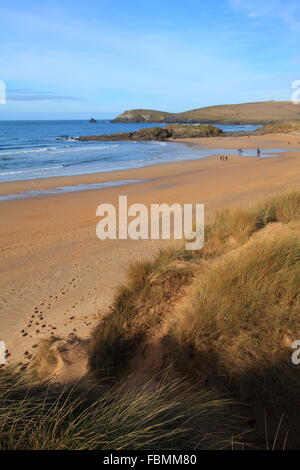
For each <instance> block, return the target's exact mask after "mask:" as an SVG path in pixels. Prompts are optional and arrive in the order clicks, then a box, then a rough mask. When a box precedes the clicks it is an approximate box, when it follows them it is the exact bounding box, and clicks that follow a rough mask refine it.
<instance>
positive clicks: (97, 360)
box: [90, 249, 195, 376]
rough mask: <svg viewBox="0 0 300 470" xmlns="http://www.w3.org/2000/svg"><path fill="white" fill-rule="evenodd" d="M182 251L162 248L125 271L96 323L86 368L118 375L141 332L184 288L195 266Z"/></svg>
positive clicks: (170, 304)
mask: <svg viewBox="0 0 300 470" xmlns="http://www.w3.org/2000/svg"><path fill="white" fill-rule="evenodd" d="M187 256H189V255H187V254H186V253H184V252H182V251H180V250H175V249H166V250H162V251H160V253H159V254H158V255H157V257H156V258H155V259H154V261H152V262H151V261H146V262H138V263H135V264H134V265H132V266H131V267H130V268H129V271H128V284H127V286H124V287H121V288H120V290H119V293H118V295H117V297H116V301H115V303H114V305H113V309H112V312H111V313H110V314H109V315H108V316H107V317H105V318H104V319H103V320H102V321H101V322H100V323H99V325H98V326H97V328H96V329H95V331H94V332H93V335H92V340H91V357H90V367H91V369H92V370H93V371H98V372H99V373H101V374H103V375H109V376H111V375H117V374H118V375H120V373H122V371H123V369H124V367H126V364H127V360H128V358H130V357H131V356H132V355H133V354H134V351H135V347H136V346H137V344H138V343H139V342H140V341H141V340H142V339H143V337H144V335H145V333H146V332H147V331H149V330H150V329H151V328H153V327H154V326H156V325H158V324H159V323H160V322H161V321H162V319H163V313H167V311H168V309H169V308H170V306H172V305H173V304H174V303H175V301H176V300H177V299H178V297H179V296H180V295H181V292H182V290H183V289H184V287H185V286H186V285H187V284H188V283H189V282H190V281H191V279H192V277H193V274H194V270H195V266H194V265H193V264H192V263H187V262H186V260H185V258H186V257H187Z"/></svg>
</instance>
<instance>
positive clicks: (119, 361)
mask: <svg viewBox="0 0 300 470" xmlns="http://www.w3.org/2000/svg"><path fill="white" fill-rule="evenodd" d="M299 235H300V191H298V192H297V191H294V192H288V193H283V194H279V195H277V196H274V197H272V198H269V199H267V200H266V201H262V202H261V203H260V204H258V205H256V206H254V207H249V208H247V209H228V210H221V211H219V212H217V214H216V216H215V220H214V221H213V222H212V223H211V224H209V225H208V226H207V227H206V231H205V245H204V248H203V249H202V250H200V251H195V252H187V251H185V250H184V249H183V248H181V247H180V246H179V247H177V248H176V249H173V248H172V249H171V248H169V249H164V250H162V251H161V252H160V253H159V254H158V255H157V257H156V258H155V259H154V260H152V261H148V262H147V261H146V262H143V263H135V264H133V265H132V266H131V268H130V270H129V273H128V280H127V284H126V285H125V286H122V287H120V289H119V292H118V293H117V295H116V299H115V302H114V305H113V306H112V308H111V311H110V313H109V314H107V316H106V317H104V319H103V320H102V321H101V322H100V323H99V325H98V326H97V328H96V329H95V331H94V333H93V335H92V338H91V339H90V341H89V343H88V355H89V368H88V372H87V374H86V375H85V376H84V377H82V378H81V380H80V381H79V382H77V383H76V384H74V385H68V386H62V385H61V384H60V385H58V384H55V383H54V384H53V383H50V384H49V383H47V382H45V381H44V379H43V381H42V382H41V381H40V380H37V379H36V377H38V376H42V377H46V376H47V374H46V373H45V372H47V370H48V377H50V376H51V374H52V372H53V368H54V369H55V367H56V366H57V364H55V361H54V360H53V355H52V351H53V350H52V349H51V347H50V342H49V349H48V350H47V347H46V346H45V343H44V345H43V347H42V349H40V351H39V352H38V353H37V357H39V359H36V360H35V363H34V365H35V368H34V369H32V371H33V372H34V375H30V372H31V371H29V372H27V375H26V376H25V375H24V374H22V373H21V374H20V373H18V372H16V371H15V370H13V369H11V368H8V369H4V370H2V371H1V372H0V374H1V375H0V399H1V405H2V406H1V407H0V429H1V432H0V449H15V448H26V449H31V448H33V449H41V448H57V449H66V448H71V449H74V448H76V449H87V448H91V449H128V448H130V449H140V448H143V449H195V448H199V449H224V448H233V449H238V448H245V447H250V448H258V449H272V448H279V449H283V448H291V449H299V448H300V437H299V436H300V432H299V431H300V406H299V393H300V376H299V367H300V366H297V365H294V364H293V363H292V361H291V355H292V353H293V349H292V347H291V345H292V342H293V341H294V340H297V339H300V242H299ZM39 363H40V364H41V366H39ZM39 367H42V371H41V372H42V374H39V373H38V372H39V371H38V369H39Z"/></svg>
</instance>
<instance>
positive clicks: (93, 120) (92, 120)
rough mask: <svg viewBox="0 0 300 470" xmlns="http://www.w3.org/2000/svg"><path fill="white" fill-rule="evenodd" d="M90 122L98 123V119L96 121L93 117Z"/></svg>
mask: <svg viewBox="0 0 300 470" xmlns="http://www.w3.org/2000/svg"><path fill="white" fill-rule="evenodd" d="M89 122H97V121H96V119H94V118H93V117H92V118H91V119H89Z"/></svg>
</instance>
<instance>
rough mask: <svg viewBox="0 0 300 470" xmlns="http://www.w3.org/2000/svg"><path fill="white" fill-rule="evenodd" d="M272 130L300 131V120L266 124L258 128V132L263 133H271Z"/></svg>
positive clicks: (284, 131)
mask: <svg viewBox="0 0 300 470" xmlns="http://www.w3.org/2000/svg"><path fill="white" fill-rule="evenodd" d="M256 132H257V131H256ZM272 132H283V133H289V132H300V120H299V121H287V122H279V123H274V124H266V125H265V126H263V127H261V128H260V129H258V133H261V134H270V133H272Z"/></svg>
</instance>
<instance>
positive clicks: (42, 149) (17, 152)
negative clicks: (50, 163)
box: [0, 147, 55, 157]
mask: <svg viewBox="0 0 300 470" xmlns="http://www.w3.org/2000/svg"><path fill="white" fill-rule="evenodd" d="M45 150H47V151H50V150H55V147H42V148H38V149H30V150H25V149H24V150H13V151H10V152H0V157H1V155H23V154H26V153H38V152H44V151H45Z"/></svg>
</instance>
